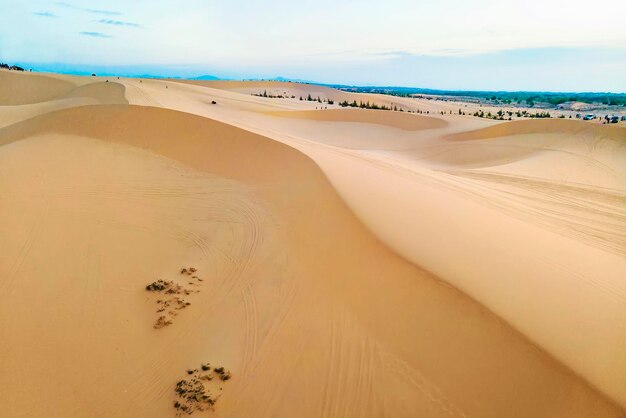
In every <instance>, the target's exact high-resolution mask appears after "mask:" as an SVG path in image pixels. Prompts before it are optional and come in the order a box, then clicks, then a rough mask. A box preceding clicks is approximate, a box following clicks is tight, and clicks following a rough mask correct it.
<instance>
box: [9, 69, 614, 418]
mask: <svg viewBox="0 0 626 418" xmlns="http://www.w3.org/2000/svg"><path fill="white" fill-rule="evenodd" d="M28 76H34V75H28ZM79 80H80V81H78V82H77V83H76V86H78V85H81V84H84V83H85V81H86V80H89V85H88V86H86V87H85V89H89V91H91V92H92V93H94V94H93V95H92V97H96V99H97V100H103V101H104V100H108V98H112V99H111V100H117V97H118V96H117V93H116V92H115V91H116V89H118V87H117V86H116V84H115V83H112V82H109V83H102V84H98V85H92V84H91V83H97V82H99V81H101V80H97V79H96V80H90V79H79ZM115 82H116V83H120V84H122V85H123V86H124V91H125V95H126V99H127V100H128V101H130V102H131V103H144V104H149V105H152V106H158V107H164V108H165V109H159V108H156V107H151V108H148V107H140V106H127V105H96V104H97V103H95V102H94V103H89V104H93V105H91V106H80V107H72V108H65V109H59V110H57V109H55V108H54V106H50V107H45V108H44V107H41V108H39V109H38V111H39V113H40V116H35V117H32V118H30V119H28V118H27V117H31V116H34V113H36V111H34V110H33V108H27V109H24V117H21V118H17V119H16V122H13V123H11V124H9V125H7V126H6V127H4V128H2V129H0V167H1V169H0V196H1V198H0V230H2V231H3V237H2V239H0V318H2V320H0V340H2V341H3V342H8V343H3V344H2V345H0V385H1V386H2V387H3V388H6V389H5V390H3V391H0V415H2V416H5V415H6V416H64V417H66V416H76V417H82V416H102V417H111V416H146V417H147V416H150V417H159V416H163V417H166V416H173V415H174V409H173V408H172V403H173V401H174V392H173V386H174V384H175V382H176V381H178V380H179V379H182V378H184V377H185V376H186V373H185V369H187V368H193V367H198V365H199V364H200V363H201V362H205V361H209V362H211V363H212V364H222V365H224V366H226V367H227V368H229V369H230V370H232V372H233V379H232V380H230V381H228V382H224V383H223V384H220V385H219V386H222V388H223V390H221V391H220V390H219V388H218V386H217V385H215V384H213V383H212V384H213V385H214V388H213V389H214V390H215V391H216V392H218V393H221V394H222V396H221V398H220V399H219V401H218V403H217V405H216V408H215V411H207V412H205V413H202V414H198V415H199V416H205V415H206V416H211V415H215V416H233V417H248V416H259V417H263V416H268V417H269V416H272V417H274V416H278V417H293V416H302V417H305V416H311V417H320V416H323V417H353V416H355V417H358V416H372V417H379V416H390V417H396V416H407V417H408V416H481V417H482V416H493V417H501V416H520V417H526V416H545V417H555V416H563V417H571V416H580V417H587V416H623V410H622V409H619V407H618V406H616V405H615V404H612V403H611V401H609V400H608V398H609V397H611V398H613V399H615V400H617V401H621V398H620V395H619V393H620V392H619V391H620V390H621V389H622V388H623V387H624V386H623V380H621V378H620V376H623V374H621V372H622V371H623V370H625V369H624V368H623V367H624V363H623V357H620V355H619V353H620V350H619V347H620V345H619V344H621V343H622V342H624V332H623V330H624V329H626V328H624V324H625V322H624V315H625V312H626V310H625V309H624V304H623V295H624V293H623V289H624V286H623V282H622V281H621V278H622V277H623V274H622V275H620V273H623V272H624V271H626V269H624V254H623V253H622V252H621V251H622V249H623V237H624V219H623V216H624V212H623V208H624V200H623V195H624V183H623V179H624V177H623V174H624V171H623V170H624V167H626V165H625V164H624V161H623V158H622V157H620V156H619V155H623V154H620V152H621V150H623V143H624V140H623V136H622V135H621V132H623V131H608V130H603V131H599V132H595V131H594V132H584V133H580V135H578V134H577V133H571V134H570V133H568V134H567V136H565V135H562V134H559V132H562V130H560V129H561V128H559V129H556V130H550V129H551V128H545V127H542V126H539V127H537V126H533V127H528V126H526V127H522V128H520V130H519V132H522V133H523V134H522V135H517V132H518V130H516V129H514V130H511V128H510V126H507V125H511V124H504V125H495V126H493V127H490V126H492V124H491V123H489V122H485V121H475V120H473V119H467V118H462V117H457V118H452V117H446V118H443V119H442V120H441V121H437V120H435V121H432V120H430V119H426V118H422V117H420V116H415V115H402V116H396V115H400V114H390V115H391V116H390V117H389V118H384V119H381V117H380V116H379V115H381V114H383V113H376V114H375V115H374V114H372V113H370V112H363V113H341V112H344V111H343V110H336V111H335V110H333V111H325V112H317V113H315V112H313V113H312V114H311V113H307V112H299V113H298V114H292V115H289V117H285V115H281V114H273V115H268V114H267V112H268V111H270V110H272V108H273V109H274V110H276V109H277V108H278V109H280V108H281V107H285V106H286V105H285V102H284V101H282V102H281V101H280V100H281V99H275V100H269V99H262V98H257V97H253V96H250V95H249V94H240V93H237V92H233V91H231V90H221V89H220V88H208V87H204V86H202V85H200V86H198V85H186V84H183V83H174V82H169V81H168V82H164V81H147V80H146V81H143V82H142V83H139V81H138V80H119V81H118V80H115ZM166 85H167V88H165V86H166ZM90 86H91V87H90ZM222 87H223V86H222ZM255 88H257V87H256V86H255ZM298 88H303V89H305V88H308V87H298ZM92 90H93V91H95V92H93V91H92ZM89 91H88V92H89ZM90 94H91V93H90ZM65 95H67V92H64V93H62V94H60V95H59V98H60V99H59V101H62V100H67V99H66V98H65V99H64V97H66V96H65ZM88 95H89V94H84V95H83V96H81V97H85V96H88ZM215 99H216V100H217V101H218V104H217V105H211V104H210V102H211V100H215ZM46 100H48V98H46ZM52 102H53V103H54V100H53V101H52ZM18 107H19V106H18ZM294 108H300V109H302V108H301V107H300V103H296V104H295V107H294ZM169 109H177V110H182V111H185V112H188V113H195V114H196V115H197V116H194V115H190V114H188V113H180V112H177V111H174V110H169ZM27 112H32V113H27ZM348 112H360V111H348ZM26 113H27V114H26ZM363 115H366V116H363ZM367 115H372V116H371V117H370V116H367ZM203 116H209V117H212V118H216V119H220V120H223V121H225V122H228V124H223V123H219V122H215V121H212V120H210V119H207V118H206V117H203ZM407 117H410V118H415V119H407ZM542 122H543V121H542ZM548 122H552V121H548ZM231 125H237V126H241V127H243V128H246V129H247V130H252V131H255V132H258V133H262V134H263V135H265V136H270V137H272V138H274V139H276V140H278V141H280V142H286V143H288V144H289V146H288V145H283V144H280V143H279V142H277V141H272V140H270V139H268V138H267V137H265V136H261V135H257V134H254V133H250V132H248V131H246V130H242V129H238V128H236V127H233V126H231ZM513 126H514V125H513ZM550 126H551V125H550ZM481 127H487V128H486V129H487V130H486V131H483V132H480V133H460V132H467V131H471V130H475V129H477V128H481ZM493 129H497V130H498V131H496V132H495V133H493ZM563 129H564V130H565V132H569V131H568V129H569V127H565V128H563ZM576 129H578V128H576ZM548 131H549V132H548ZM333 132H335V133H334V134H333ZM545 132H548V133H545ZM616 132H617V133H616ZM345 134H349V135H350V136H349V137H348V138H345ZM572 137H573V138H574V139H573V144H574V145H570V143H571V142H572V141H570V140H568V138H572ZM542 138H544V139H543V141H544V143H542ZM589 138H594V141H593V148H592V149H591V150H590V149H589ZM394 141H395V142H397V143H394V144H393V145H386V144H388V143H390V142H394ZM329 144H332V145H329ZM461 144H462V145H461ZM490 144H491V146H490ZM338 145H339V146H338ZM455 147H459V148H458V149H456V148H455ZM516 147H517V148H519V147H530V148H532V149H531V150H524V152H519V151H515V152H513V151H511V150H514V149H515V148H516ZM585 147H587V148H585ZM294 148H297V149H299V150H301V151H305V152H306V153H307V154H308V155H309V156H311V157H312V158H313V159H314V160H315V161H316V162H317V164H319V165H320V166H321V168H323V169H324V172H325V173H326V175H328V177H329V179H330V180H331V182H332V183H333V185H334V186H335V187H336V188H337V190H339V191H340V192H341V196H342V198H344V199H346V201H347V203H348V204H349V205H350V207H351V209H352V210H353V211H354V213H356V214H357V215H358V216H359V217H360V218H361V219H362V220H364V221H365V224H366V225H367V227H368V228H371V229H372V230H373V231H374V232H375V233H376V234H377V235H378V236H379V237H381V238H382V239H383V240H384V242H385V243H386V244H387V245H389V246H391V247H392V248H393V249H394V250H396V251H397V252H398V253H400V254H402V255H404V256H405V257H406V259H404V258H401V257H400V256H398V255H396V253H394V252H392V251H391V250H390V249H388V247H387V246H386V245H384V244H383V243H382V242H381V241H379V240H378V239H377V238H375V237H374V236H373V235H372V234H371V233H370V232H368V230H367V229H366V228H365V227H364V225H363V224H361V223H360V222H359V221H358V220H357V219H356V217H355V216H354V215H353V212H352V211H350V210H348V208H347V207H346V205H345V204H344V202H343V200H342V199H340V198H339V195H338V194H337V193H336V192H335V189H334V188H333V187H332V186H331V185H330V183H329V182H328V180H326V177H325V176H324V175H323V174H322V172H321V171H320V170H319V168H318V166H317V165H316V164H315V163H314V162H313V161H312V160H310V159H309V158H307V157H306V156H305V155H304V154H302V153H301V152H299V151H297V150H296V149H294ZM498 148H503V149H504V151H500V154H501V155H495V154H497V152H496V151H495V150H494V149H498ZM455 149H456V151H455ZM542 149H543V150H544V152H541V150H542ZM455 152H457V153H458V154H460V155H459V156H454V155H453V154H454V153H455ZM616 153H617V154H616ZM483 154H484V155H485V156H484V157H483V158H482V159H481V155H483ZM466 155H470V157H467V158H469V159H470V160H471V161H468V160H467V159H465V157H462V156H466ZM494 155H495V156H494ZM565 155H567V156H568V157H567V158H565V157H564V156H565ZM568 158H569V159H568ZM581 159H582V160H584V161H590V159H592V160H593V161H594V163H593V164H588V163H587V164H580V163H579V161H581ZM559 162H560V163H561V165H570V166H571V168H569V169H568V170H564V169H562V168H560V170H561V171H558V172H555V171H554V170H550V166H551V165H552V166H553V165H554V164H555V163H559ZM607 167H608V168H607ZM581 170H582V171H581ZM585 170H586V171H585ZM572 173H578V177H570V176H574V174H572ZM587 174H589V175H587ZM522 175H523V177H521V176H522ZM531 175H534V176H535V178H534V179H531V178H530V177H531ZM564 178H567V179H569V178H576V182H571V183H576V184H569V183H568V184H564V183H563V179H564ZM587 178H589V181H586V180H585V179H587ZM531 180H533V181H534V182H533V181H531ZM602 187H604V189H603V188H602ZM606 189H610V191H608V190H606ZM573 205H575V207H572V206H573ZM601 231H603V232H601ZM600 232H601V233H600ZM611 234H612V235H611ZM406 260H409V261H410V262H409V261H406ZM416 265H421V266H424V267H426V268H427V269H428V270H430V271H433V272H435V273H436V274H437V275H438V276H434V275H433V274H431V273H427V272H426V271H425V270H423V269H421V268H418V267H416ZM183 266H185V267H187V266H195V267H196V268H198V275H199V276H200V278H202V279H203V281H202V282H199V281H194V280H192V279H190V278H189V277H187V276H186V275H181V274H180V273H179V270H180V268H181V267H183ZM158 278H163V279H168V280H170V279H172V280H176V281H177V282H179V283H180V284H181V285H184V286H186V287H188V288H189V289H191V290H193V291H195V290H198V291H199V292H198V293H192V294H190V295H188V296H186V298H187V300H188V301H189V302H190V303H191V305H190V306H189V307H187V308H185V309H184V310H181V311H179V315H178V316H176V317H174V318H173V324H172V325H170V326H167V327H165V328H162V329H158V330H155V329H153V328H152V325H153V323H154V321H155V319H156V318H157V317H158V315H159V314H157V313H156V312H155V311H156V309H157V308H158V306H157V305H156V303H155V299H156V297H154V296H152V295H150V294H149V293H148V292H146V291H145V290H144V287H145V285H146V284H148V283H150V282H152V281H154V280H156V279H158ZM189 280H191V282H192V283H193V284H188V281H189ZM446 282H447V283H451V284H453V285H454V286H456V287H457V288H460V289H462V290H463V291H465V292H466V293H468V294H470V295H472V296H473V297H474V298H475V299H476V300H478V301H480V302H482V303H484V304H485V306H486V307H487V308H488V309H485V308H484V307H483V306H481V305H479V304H478V303H476V302H474V301H473V300H472V299H470V298H468V297H467V296H466V295H465V294H463V293H461V292H459V291H457V290H455V289H454V288H452V287H450V286H448V285H446V284H445V283H446ZM490 310H491V311H495V312H497V313H498V314H499V315H500V316H501V317H503V318H505V319H506V320H507V321H508V322H509V323H512V324H513V325H514V326H515V327H516V328H517V329H519V330H521V331H522V332H523V333H524V334H525V335H526V336H528V337H530V339H531V340H532V341H533V342H530V341H529V340H528V339H527V338H526V337H523V336H522V335H521V334H519V333H518V332H517V331H515V330H514V329H513V328H512V327H511V326H510V325H508V324H507V323H505V322H503V321H502V320H500V319H499V318H497V317H496V316H495V315H494V314H492V313H491V312H490ZM538 346H541V348H538ZM543 349H545V350H548V352H550V353H551V354H552V356H549V355H547V354H546V353H545V352H544V351H543ZM561 362H564V363H565V364H566V365H567V366H569V367H570V368H571V369H573V370H574V371H575V372H576V373H578V374H580V375H582V376H584V377H585V378H586V379H587V380H588V381H590V382H592V384H593V385H595V386H596V387H599V388H600V389H601V390H602V392H604V394H601V393H599V392H596V391H595V390H594V389H592V388H591V386H590V385H589V384H588V383H586V382H585V381H584V380H583V379H581V378H579V377H577V376H576V375H575V374H574V373H572V372H571V371H569V370H568V369H567V368H566V367H564V366H563V365H561ZM622 405H624V404H622Z"/></svg>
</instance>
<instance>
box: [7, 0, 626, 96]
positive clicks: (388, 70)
mask: <svg viewBox="0 0 626 418" xmlns="http://www.w3.org/2000/svg"><path fill="white" fill-rule="evenodd" d="M625 17H626V1H624V0H595V1H593V2H590V1H578V0H541V1H536V0H525V1H522V0H514V1H512V0H445V1H439V0H385V1H381V0H377V1H371V0H359V1H353V0H342V1H337V0H332V1H331V0H315V1H309V0H299V1H294V0H289V1H288V0H274V1H259V0H228V1H226V0H149V1H147V0H136V1H132V2H131V1H128V0H124V1H122V0H110V1H86V0H68V1H48V0H29V1H23V0H0V61H2V62H8V63H11V64H14V63H17V64H22V65H25V66H27V67H29V68H34V69H35V70H44V71H58V72H69V73H72V72H73V73H89V72H100V73H119V74H121V75H145V74H153V75H158V76H181V77H195V76H200V75H204V74H211V75H215V76H218V77H221V78H272V77H278V76H281V77H287V78H292V79H302V80H311V81H316V82H324V83H338V84H351V85H379V86H411V87H423V88H435V89H453V90H534V91H611V92H626V24H625V23H624V18H625Z"/></svg>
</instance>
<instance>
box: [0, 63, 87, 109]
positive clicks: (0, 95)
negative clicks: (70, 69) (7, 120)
mask: <svg viewBox="0 0 626 418" xmlns="http://www.w3.org/2000/svg"><path fill="white" fill-rule="evenodd" d="M0 85H2V89H0V106H7V105H9V106H10V105H22V104H30V103H38V102H45V101H47V100H52V99H56V98H58V97H59V96H62V95H64V94H66V93H68V92H70V91H71V90H72V89H73V88H74V87H75V85H74V84H72V83H70V82H68V81H63V80H58V79H55V78H52V77H48V76H45V75H38V74H22V73H19V72H16V71H7V70H0Z"/></svg>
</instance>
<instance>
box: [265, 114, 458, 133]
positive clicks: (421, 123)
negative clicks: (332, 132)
mask: <svg viewBox="0 0 626 418" xmlns="http://www.w3.org/2000/svg"><path fill="white" fill-rule="evenodd" d="M266 114H267V115H270V116H277V117H281V118H293V119H306V120H314V121H323V122H358V123H366V124H374V125H385V126H390V127H393V128H398V129H402V130H405V131H420V130H426V129H437V128H445V127H446V126H448V122H446V121H444V120H442V119H437V118H432V117H428V116H418V115H412V114H408V113H401V112H393V113H389V112H384V111H379V110H360V109H359V110H356V109H331V110H324V111H323V112H318V111H314V110H305V111H278V112H266Z"/></svg>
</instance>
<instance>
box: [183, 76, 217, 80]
mask: <svg viewBox="0 0 626 418" xmlns="http://www.w3.org/2000/svg"><path fill="white" fill-rule="evenodd" d="M189 80H220V78H219V77H215V76H214V75H201V76H199V77H193V78H190V79H189Z"/></svg>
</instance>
